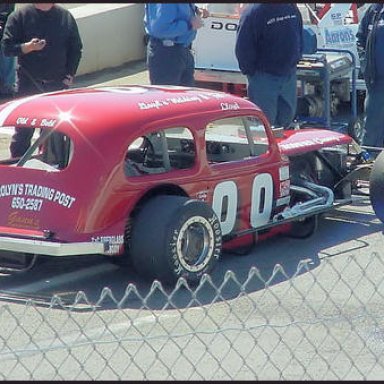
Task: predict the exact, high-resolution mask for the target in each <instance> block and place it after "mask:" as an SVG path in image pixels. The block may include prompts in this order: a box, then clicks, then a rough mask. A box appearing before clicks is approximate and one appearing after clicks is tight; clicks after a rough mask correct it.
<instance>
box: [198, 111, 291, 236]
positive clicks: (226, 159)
mask: <svg viewBox="0 0 384 384" xmlns="http://www.w3.org/2000/svg"><path fill="white" fill-rule="evenodd" d="M205 152H206V160H207V167H208V172H207V175H209V176H208V177H207V185H209V187H208V188H207V195H208V197H207V201H208V202H210V204H212V207H213V209H214V211H215V213H216V214H217V216H218V218H219V220H220V223H221V228H222V233H223V236H229V237H230V236H234V235H236V234H240V233H241V232H243V231H249V230H253V229H258V228H262V227H264V226H266V225H268V224H269V223H271V221H272V220H273V217H274V215H275V214H276V213H277V212H280V211H281V210H282V209H284V207H285V206H287V205H288V204H289V183H290V182H289V167H288V163H287V160H284V159H283V158H282V157H281V154H280V152H279V150H278V149H277V146H276V145H275V144H274V141H273V137H272V135H271V134H268V129H267V127H266V125H265V123H264V122H263V119H261V118H259V117H257V116H251V115H247V116H241V117H232V118H225V119H220V120H215V121H211V122H210V123H209V124H208V125H207V126H206V129H205Z"/></svg>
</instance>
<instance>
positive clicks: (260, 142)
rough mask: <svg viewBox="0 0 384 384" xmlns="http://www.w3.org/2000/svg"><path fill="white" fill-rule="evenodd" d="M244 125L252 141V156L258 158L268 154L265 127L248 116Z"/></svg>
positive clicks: (257, 120) (253, 117) (256, 119)
mask: <svg viewBox="0 0 384 384" xmlns="http://www.w3.org/2000/svg"><path fill="white" fill-rule="evenodd" d="M245 124H246V125H247V126H248V128H249V131H250V134H251V138H252V141H253V147H254V155H255V156H259V155H262V154H263V153H267V152H268V148H269V141H268V136H267V133H266V131H265V126H264V124H263V123H262V121H261V120H259V119H258V118H257V117H255V116H249V117H247V118H246V119H245Z"/></svg>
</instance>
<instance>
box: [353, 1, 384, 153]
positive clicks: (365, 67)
mask: <svg viewBox="0 0 384 384" xmlns="http://www.w3.org/2000/svg"><path fill="white" fill-rule="evenodd" d="M356 45H357V52H358V55H359V59H360V71H361V73H362V75H363V77H364V79H365V83H366V86H367V92H366V97H365V103H364V104H365V114H366V119H365V134H364V138H363V145H366V146H371V147H382V146H384V108H383V106H384V4H381V3H374V4H371V5H370V6H369V8H368V9H367V10H366V12H365V14H364V16H363V17H362V19H361V20H360V23H359V28H358V31H357V34H356Z"/></svg>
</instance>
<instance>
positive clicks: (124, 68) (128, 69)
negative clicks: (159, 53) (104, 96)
mask: <svg viewBox="0 0 384 384" xmlns="http://www.w3.org/2000/svg"><path fill="white" fill-rule="evenodd" d="M137 84H141V85H144V84H149V77H148V71H147V68H146V63H145V60H140V61H135V62H129V63H125V64H123V65H120V66H118V67H113V68H107V69H103V70H101V71H97V72H93V73H89V74H85V75H81V76H76V77H75V79H74V83H73V85H72V87H71V88H81V87H93V86H117V85H137ZM9 100H10V99H8V98H4V97H2V96H1V95H0V104H1V103H4V102H6V101H9Z"/></svg>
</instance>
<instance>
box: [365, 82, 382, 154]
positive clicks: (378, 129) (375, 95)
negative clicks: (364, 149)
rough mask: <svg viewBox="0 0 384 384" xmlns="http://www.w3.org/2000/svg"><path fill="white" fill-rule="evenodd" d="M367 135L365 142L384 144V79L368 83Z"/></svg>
mask: <svg viewBox="0 0 384 384" xmlns="http://www.w3.org/2000/svg"><path fill="white" fill-rule="evenodd" d="M364 104H365V115H366V118H365V135H364V138H363V144H364V145H367V146H370V147H382V146H384V80H383V81H380V82H377V83H375V84H374V85H367V94H366V97H365V102H364Z"/></svg>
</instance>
